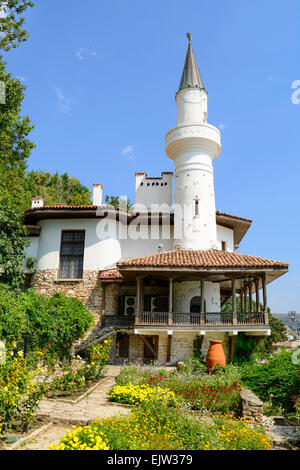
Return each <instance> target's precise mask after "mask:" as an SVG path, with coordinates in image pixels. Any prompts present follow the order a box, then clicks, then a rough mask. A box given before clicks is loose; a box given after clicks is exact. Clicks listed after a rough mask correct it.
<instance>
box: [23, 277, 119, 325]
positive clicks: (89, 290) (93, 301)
mask: <svg viewBox="0 0 300 470" xmlns="http://www.w3.org/2000/svg"><path fill="white" fill-rule="evenodd" d="M98 278H99V272H98V271H90V270H89V271H84V272H83V278H82V279H80V280H72V279H70V280H64V279H57V270H56V269H47V270H44V271H37V273H36V274H35V275H34V277H33V280H32V284H31V287H33V288H34V289H36V290H37V291H38V292H40V293H41V294H45V295H47V296H50V295H52V294H54V292H63V293H64V294H66V295H68V296H70V297H76V298H77V299H79V300H81V301H82V302H83V303H84V304H85V305H86V306H87V308H88V309H89V310H90V312H91V313H92V314H93V315H94V318H95V325H96V326H99V325H100V324H101V321H100V319H101V315H103V313H104V310H105V305H106V306H107V308H109V309H110V310H112V309H113V308H114V306H115V303H116V302H117V301H116V300H115V298H114V296H115V291H114V289H113V288H112V287H115V286H111V287H110V288H108V289H106V287H105V286H103V284H102V283H101V282H100V280H99V279H98ZM104 289H106V295H105V303H104Z"/></svg>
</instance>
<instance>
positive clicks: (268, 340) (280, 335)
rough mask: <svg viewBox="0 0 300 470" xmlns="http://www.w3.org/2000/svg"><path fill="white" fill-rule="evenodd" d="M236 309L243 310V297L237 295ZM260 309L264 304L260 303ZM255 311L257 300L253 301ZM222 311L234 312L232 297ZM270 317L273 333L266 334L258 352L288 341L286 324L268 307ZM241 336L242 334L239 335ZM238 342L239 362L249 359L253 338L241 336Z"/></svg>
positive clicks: (236, 348)
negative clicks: (274, 315)
mask: <svg viewBox="0 0 300 470" xmlns="http://www.w3.org/2000/svg"><path fill="white" fill-rule="evenodd" d="M236 309H237V312H241V299H240V297H237V300H236ZM260 310H261V311H262V310H263V305H262V304H260ZM253 311H254V312H255V311H256V302H255V301H253ZM222 312H232V299H231V298H230V299H228V300H227V301H226V302H225V303H224V305H223V307H222ZM268 317H269V325H270V329H271V335H270V336H266V337H265V339H264V340H263V341H262V342H261V343H260V345H259V346H258V348H257V350H256V352H261V353H266V352H267V353H268V352H271V351H272V344H273V343H278V342H279V341H286V340H287V336H286V326H285V324H284V323H283V322H282V321H280V320H278V319H277V318H275V317H273V315H272V314H271V313H270V308H269V307H268ZM239 336H240V335H239ZM237 339H238V340H237V342H236V345H235V358H238V357H239V362H243V360H245V361H246V360H247V357H248V354H249V353H250V352H251V350H252V348H253V345H254V344H253V338H252V337H251V336H245V337H241V338H239V337H238V338H237Z"/></svg>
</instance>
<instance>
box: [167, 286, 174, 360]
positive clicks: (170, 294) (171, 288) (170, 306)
mask: <svg viewBox="0 0 300 470" xmlns="http://www.w3.org/2000/svg"><path fill="white" fill-rule="evenodd" d="M172 312H173V279H169V316H168V324H169V325H172V324H173V315H172ZM167 362H168V361H167Z"/></svg>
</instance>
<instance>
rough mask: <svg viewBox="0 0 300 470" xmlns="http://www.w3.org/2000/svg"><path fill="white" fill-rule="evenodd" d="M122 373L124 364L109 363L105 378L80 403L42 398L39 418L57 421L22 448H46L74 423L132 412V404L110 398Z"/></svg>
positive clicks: (47, 421) (84, 422)
mask: <svg viewBox="0 0 300 470" xmlns="http://www.w3.org/2000/svg"><path fill="white" fill-rule="evenodd" d="M119 373H120V366H108V371H107V372H106V375H105V378H103V379H102V380H101V382H100V383H99V385H98V386H97V387H96V388H95V389H94V390H93V391H92V392H91V393H90V394H89V395H88V396H86V397H85V398H83V399H82V400H80V401H79V402H78V403H76V404H73V403H66V402H64V401H61V400H47V399H45V400H42V401H41V403H40V406H39V412H38V419H40V420H41V421H43V422H44V423H50V422H51V423H53V424H52V425H51V426H50V427H48V429H46V430H45V432H43V433H42V434H41V435H39V436H38V437H35V438H34V439H33V440H32V441H31V442H27V443H25V444H24V445H23V446H21V447H20V449H22V450H46V449H48V447H49V444H58V442H59V440H60V438H61V437H62V436H63V435H64V434H65V431H66V429H70V427H71V426H72V425H86V424H88V423H90V422H91V421H93V420H95V419H96V418H104V417H108V416H113V415H116V414H118V413H122V414H128V413H130V408H128V407H125V406H121V405H119V406H118V405H116V404H112V403H110V402H109V401H108V400H107V395H108V392H109V390H110V388H111V387H112V386H113V385H114V384H115V377H116V376H117V375H118V374H119Z"/></svg>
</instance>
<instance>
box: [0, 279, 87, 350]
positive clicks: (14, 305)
mask: <svg viewBox="0 0 300 470" xmlns="http://www.w3.org/2000/svg"><path fill="white" fill-rule="evenodd" d="M92 324H93V316H92V314H91V313H90V312H89V310H88V309H87V308H86V307H85V306H84V305H83V303H82V302H80V301H79V300H78V299H76V298H72V297H67V296H66V295H64V294H62V293H55V294H54V295H53V296H52V297H46V296H44V295H42V294H39V293H37V292H36V291H35V290H33V289H28V290H27V291H25V292H20V291H19V292H18V291H13V290H12V289H11V288H9V287H8V286H7V285H3V284H0V338H1V339H2V340H4V341H5V343H6V344H7V346H9V345H12V344H13V343H16V344H17V346H18V348H22V349H23V350H24V352H25V353H32V352H34V351H37V350H42V351H44V352H45V353H47V355H48V356H49V357H52V358H60V359H62V358H64V357H69V354H70V348H71V346H72V343H73V342H74V341H76V340H77V339H79V338H82V337H83V336H84V333H85V332H86V331H87V330H88V328H89V327H90V326H91V325H92Z"/></svg>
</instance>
